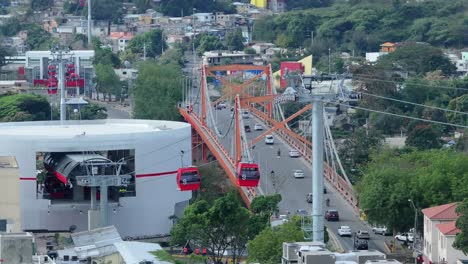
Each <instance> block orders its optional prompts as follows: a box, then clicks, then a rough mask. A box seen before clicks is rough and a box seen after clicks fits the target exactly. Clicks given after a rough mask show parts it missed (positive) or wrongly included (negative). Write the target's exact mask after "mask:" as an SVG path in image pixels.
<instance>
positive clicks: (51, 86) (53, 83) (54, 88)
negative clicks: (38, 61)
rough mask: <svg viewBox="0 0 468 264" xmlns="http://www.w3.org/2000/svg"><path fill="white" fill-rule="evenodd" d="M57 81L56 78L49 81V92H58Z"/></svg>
mask: <svg viewBox="0 0 468 264" xmlns="http://www.w3.org/2000/svg"><path fill="white" fill-rule="evenodd" d="M57 90H58V88H57V82H56V81H55V80H54V81H49V82H48V83H47V93H48V94H56V93H57Z"/></svg>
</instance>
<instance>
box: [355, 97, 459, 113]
mask: <svg viewBox="0 0 468 264" xmlns="http://www.w3.org/2000/svg"><path fill="white" fill-rule="evenodd" d="M359 93H360V94H365V95H368V96H372V97H376V98H381V99H385V100H391V101H395V102H399V103H404V104H410V105H416V106H421V107H426V108H432V109H437V110H441V111H446V112H452V113H456V114H463V115H468V113H467V112H461V111H457V110H451V109H447V108H441V107H437V106H431V105H424V104H418V103H413V102H409V101H404V100H399V99H395V98H390V97H385V96H381V95H376V94H370V93H366V92H359Z"/></svg>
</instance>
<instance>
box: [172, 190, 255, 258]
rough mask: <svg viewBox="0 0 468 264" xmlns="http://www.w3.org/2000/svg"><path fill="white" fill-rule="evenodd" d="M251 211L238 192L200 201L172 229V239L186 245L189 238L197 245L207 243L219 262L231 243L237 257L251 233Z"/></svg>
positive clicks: (206, 245)
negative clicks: (211, 200) (210, 202)
mask: <svg viewBox="0 0 468 264" xmlns="http://www.w3.org/2000/svg"><path fill="white" fill-rule="evenodd" d="M249 215H250V214H249V211H248V210H247V209H246V208H244V207H243V206H242V205H241V203H240V200H239V198H238V195H237V193H236V192H235V191H234V192H229V193H228V194H227V195H225V196H224V197H221V198H219V199H217V200H215V201H214V203H213V205H209V204H208V203H207V202H206V201H204V200H199V201H196V202H195V203H193V204H191V205H190V206H188V207H187V208H186V209H185V212H184V216H183V217H182V218H181V219H179V221H178V222H177V224H176V225H175V226H174V227H173V228H172V230H171V243H172V244H179V245H185V243H186V242H187V241H189V242H190V243H191V244H192V245H195V246H196V247H207V248H208V249H209V251H210V252H211V256H210V258H211V259H212V260H213V261H214V262H215V263H219V262H220V261H221V259H222V257H223V254H224V252H225V251H226V249H227V248H228V247H231V248H233V249H234V252H235V255H234V256H233V261H238V258H239V255H238V254H241V253H242V252H243V249H245V245H246V243H247V241H248V239H249V238H250V237H252V235H251V234H248V232H247V231H249V228H248V225H249V222H250V217H249Z"/></svg>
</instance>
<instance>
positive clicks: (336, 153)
mask: <svg viewBox="0 0 468 264" xmlns="http://www.w3.org/2000/svg"><path fill="white" fill-rule="evenodd" d="M326 132H327V134H328V137H329V138H330V145H331V148H332V153H333V155H334V157H335V159H336V162H337V163H338V166H339V167H340V171H341V174H342V175H343V178H344V179H345V180H346V182H347V183H348V184H349V186H350V187H351V188H352V187H353V185H352V184H351V181H350V180H349V178H348V175H347V174H346V171H345V169H344V168H343V164H342V163H341V159H340V156H339V155H338V151H337V149H336V145H335V141H334V140H333V134H332V133H331V130H330V126H329V125H328V124H326ZM334 170H335V171H336V169H335V168H334Z"/></svg>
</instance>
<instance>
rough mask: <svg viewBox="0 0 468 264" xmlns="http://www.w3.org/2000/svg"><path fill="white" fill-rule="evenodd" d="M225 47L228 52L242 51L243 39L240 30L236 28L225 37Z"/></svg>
mask: <svg viewBox="0 0 468 264" xmlns="http://www.w3.org/2000/svg"><path fill="white" fill-rule="evenodd" d="M226 46H227V48H228V50H230V51H233V50H236V51H240V50H244V37H243V36H242V30H241V29H240V28H236V29H235V30H234V31H232V32H230V33H229V34H228V35H227V37H226Z"/></svg>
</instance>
